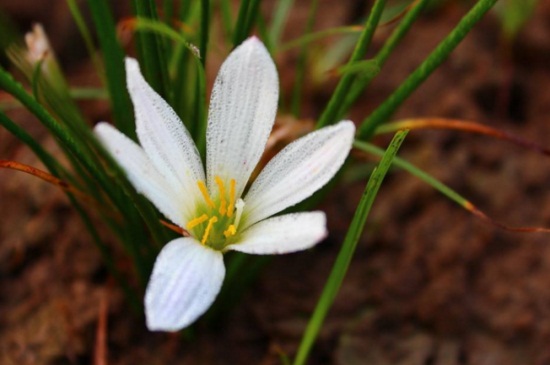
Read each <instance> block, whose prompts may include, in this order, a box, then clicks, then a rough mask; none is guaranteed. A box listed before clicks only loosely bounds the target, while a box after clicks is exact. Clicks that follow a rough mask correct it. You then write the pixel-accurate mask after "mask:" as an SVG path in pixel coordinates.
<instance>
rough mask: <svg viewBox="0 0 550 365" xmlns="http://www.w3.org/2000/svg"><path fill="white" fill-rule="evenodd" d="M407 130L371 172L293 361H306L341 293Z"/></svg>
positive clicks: (395, 140) (396, 138)
mask: <svg viewBox="0 0 550 365" xmlns="http://www.w3.org/2000/svg"><path fill="white" fill-rule="evenodd" d="M407 133H408V131H400V132H397V133H396V134H395V136H394V137H393V139H392V141H391V143H390V146H389V147H388V149H387V150H386V152H385V153H384V157H383V158H382V160H381V161H380V163H379V164H378V167H377V168H376V169H374V171H373V172H372V174H371V176H370V179H369V182H368V183H367V186H366V187H365V191H364V193H363V196H362V197H361V200H360V202H359V204H358V206H357V209H356V210H355V214H354V216H353V220H352V221H351V224H350V227H349V229H348V233H347V234H346V237H345V238H344V243H343V244H342V248H341V249H340V252H339V253H338V257H337V258H336V261H335V263H334V265H333V267H332V271H331V273H330V275H329V278H328V280H327V282H326V284H325V286H324V289H323V293H322V294H321V297H320V298H319V301H318V302H317V306H316V307H315V310H314V312H313V314H312V316H311V318H310V320H309V323H308V325H307V328H306V331H305V333H304V335H303V337H302V341H301V343H300V347H299V348H298V353H297V355H296V357H295V359H294V365H303V364H305V362H306V360H307V357H308V355H309V351H310V350H311V347H312V346H313V343H314V342H315V339H316V338H317V334H318V333H319V330H320V329H321V326H322V324H323V322H324V320H325V317H326V315H327V313H328V311H329V309H330V307H331V306H332V303H333V302H334V299H335V298H336V295H337V294H338V290H339V289H340V286H341V284H342V282H343V280H344V277H345V275H346V272H347V270H348V267H349V264H350V262H351V259H352V257H353V254H354V252H355V248H356V247H357V242H358V241H359V238H360V237H361V234H362V233H363V229H364V226H365V223H366V221H367V217H368V215H369V212H370V209H371V207H372V205H373V203H374V199H375V198H376V195H377V194H378V190H379V189H380V185H381V184H382V181H383V180H384V177H385V176H386V172H387V171H388V169H389V168H390V166H391V164H392V161H393V159H394V157H395V155H396V154H397V151H398V150H399V147H400V146H401V144H402V143H403V140H404V139H405V137H406V136H407Z"/></svg>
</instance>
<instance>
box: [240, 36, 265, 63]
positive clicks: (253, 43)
mask: <svg viewBox="0 0 550 365" xmlns="http://www.w3.org/2000/svg"><path fill="white" fill-rule="evenodd" d="M235 52H259V53H260V54H261V55H262V56H267V57H268V58H269V60H270V61H271V56H270V55H269V51H268V50H267V48H265V45H264V44H263V42H262V41H261V40H260V39H259V38H258V37H256V36H252V37H250V38H247V39H246V40H245V41H244V42H242V43H241V44H240V45H239V46H238V47H237V48H235V50H234V51H233V53H235Z"/></svg>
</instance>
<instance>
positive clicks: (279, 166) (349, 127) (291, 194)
mask: <svg viewBox="0 0 550 365" xmlns="http://www.w3.org/2000/svg"><path fill="white" fill-rule="evenodd" d="M354 134H355V126H354V125H353V123H352V122H350V121H344V122H340V123H338V124H336V125H334V126H330V127H325V128H322V129H320V130H317V131H315V132H312V133H309V134H308V135H306V136H304V137H302V138H300V139H298V140H296V141H294V142H293V143H291V144H289V145H288V146H286V147H285V148H284V149H283V150H282V151H281V152H279V153H278V154H277V155H276V156H275V157H274V158H273V159H272V160H271V161H269V163H268V164H267V165H266V166H265V168H264V169H263V171H262V172H261V173H260V175H259V176H258V178H257V179H256V181H254V183H253V184H252V186H251V187H250V190H249V192H248V193H247V195H246V197H245V198H244V201H245V203H246V206H245V213H244V217H243V220H244V225H245V226H244V227H243V228H245V227H248V226H250V225H252V224H254V223H256V222H258V221H261V220H262V219H264V218H266V217H269V216H272V215H273V214H276V213H278V212H280V211H282V210H283V209H286V208H288V207H290V206H292V205H294V204H296V203H299V202H301V201H302V200H304V199H306V198H308V197H309V196H310V195H311V194H313V193H314V192H315V191H317V190H319V189H320V188H321V187H322V186H323V185H325V184H326V183H327V182H329V181H330V179H332V177H333V176H334V175H335V174H336V172H337V171H338V170H339V169H340V167H341V166H342V164H343V163H344V161H345V159H346V157H347V155H348V154H349V151H350V149H351V146H352V143H353V136H354Z"/></svg>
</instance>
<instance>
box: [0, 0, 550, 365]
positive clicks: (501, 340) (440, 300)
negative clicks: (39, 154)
mask: <svg viewBox="0 0 550 365" xmlns="http://www.w3.org/2000/svg"><path fill="white" fill-rule="evenodd" d="M61 3H62V2H60V4H61ZM466 3H467V2H466ZM32 4H35V2H30V1H19V2H17V3H14V2H8V1H1V2H0V6H2V7H5V8H7V10H8V11H9V12H10V13H11V14H12V15H13V16H14V18H15V19H16V20H17V21H18V22H19V24H21V25H22V26H23V27H25V26H27V27H28V25H29V22H30V21H35V20H40V21H43V22H44V23H45V25H46V30H47V31H49V32H51V33H50V34H51V35H52V40H53V43H54V45H55V46H56V47H57V48H56V49H59V50H60V51H59V54H60V58H61V59H62V61H63V62H64V65H65V67H66V69H67V71H68V74H69V75H70V79H71V81H72V82H74V83H75V84H79V83H80V84H86V83H87V82H91V83H93V82H94V81H93V80H91V81H90V80H89V78H90V76H89V73H88V70H89V69H90V65H89V62H88V61H87V60H85V59H84V58H83V56H84V51H83V50H82V51H76V53H75V54H73V53H71V50H72V49H76V48H77V47H75V42H76V44H78V38H77V37H75V36H74V34H72V33H75V32H70V31H67V30H68V29H69V30H70V29H72V28H71V26H70V17H68V16H66V15H64V14H66V9H65V8H64V6H61V5H56V6H47V5H44V6H42V5H40V4H42V2H36V4H38V5H32ZM44 4H49V2H44ZM56 4H57V3H56ZM63 4H64V3H63ZM466 5H467V4H466ZM466 5H464V2H460V3H459V4H457V2H452V1H450V2H447V5H445V6H442V7H440V8H437V9H434V10H432V11H430V12H427V13H425V14H424V15H423V16H422V18H421V19H420V20H419V21H418V23H417V24H415V26H414V27H413V29H412V31H411V33H410V34H409V35H408V36H407V37H406V38H405V39H404V41H403V43H402V45H401V46H400V47H399V48H398V49H397V50H396V53H395V54H394V55H393V56H392V57H391V58H390V60H389V62H388V63H387V65H386V66H385V67H384V69H383V71H382V73H381V74H380V75H379V76H378V77H377V78H376V80H375V82H374V83H373V85H372V86H371V87H370V88H369V90H368V91H367V93H366V94H365V95H364V96H363V98H362V99H361V101H360V102H359V103H358V105H357V106H356V107H355V108H354V109H353V111H352V112H351V114H350V118H351V119H352V120H354V121H356V122H360V121H361V120H362V119H363V118H364V117H366V116H367V115H368V113H369V112H370V111H371V110H373V108H375V107H376V106H377V105H378V104H379V103H380V102H381V101H382V100H384V98H385V97H387V96H388V95H389V93H391V91H392V90H394V88H395V87H396V85H398V84H399V82H401V81H402V80H403V79H404V77H406V75H407V74H408V73H409V72H411V71H412V70H413V69H414V68H415V67H416V66H417V65H418V64H419V62H420V61H421V60H422V59H423V58H424V57H425V56H426V55H427V54H428V53H429V52H430V50H431V49H433V47H434V46H435V45H436V44H437V42H438V41H439V40H440V39H441V37H442V36H443V35H444V34H445V33H446V32H448V31H449V30H450V29H452V27H453V25H454V24H456V23H457V21H458V20H459V19H460V17H461V16H462V15H463V14H464V13H465V11H466V9H467V6H466ZM296 6H297V8H296V11H294V12H293V15H292V16H293V18H292V21H293V22H295V23H296V24H303V22H301V20H303V18H304V17H305V16H306V14H307V8H305V6H307V3H306V4H303V2H298V4H297V5H296ZM358 9H359V8H358V7H357V6H354V5H353V4H352V3H351V2H336V1H334V2H333V4H332V7H331V9H330V11H326V10H321V12H320V18H319V20H318V22H317V27H318V28H322V27H328V26H335V25H338V24H346V23H349V22H350V21H351V20H354V19H356V18H357V11H358ZM122 11H123V10H121V12H122ZM360 11H363V10H361V9H360ZM49 29H51V30H49ZM390 30H391V26H386V27H383V28H381V29H380V30H379V31H378V32H377V35H376V37H375V42H374V45H375V46H376V47H378V46H379V45H380V44H381V42H382V41H383V39H384V38H385V36H386V35H387V33H388V32H389V31H390ZM290 33H292V30H291V31H290ZM290 33H289V34H287V35H286V36H289V37H290V36H292V34H290ZM64 35H65V36H64ZM549 40H550V3H549V2H548V1H540V2H539V6H538V8H537V11H536V12H535V14H534V17H533V19H532V20H531V21H530V22H529V24H528V25H527V26H526V28H525V29H524V30H523V31H522V32H521V34H520V35H519V37H518V39H517V40H516V42H515V43H514V44H513V47H512V50H511V52H506V51H505V50H506V48H505V46H503V43H502V39H501V37H500V28H499V23H498V21H497V19H496V17H495V16H494V14H490V15H489V16H487V17H486V18H485V19H484V20H483V21H482V22H481V23H480V24H479V25H478V26H477V27H476V28H475V29H474V31H473V32H472V33H471V34H470V35H469V36H468V37H467V38H466V40H465V41H464V43H463V44H461V45H460V46H459V47H458V49H457V50H456V52H455V53H454V54H453V55H452V56H451V57H450V59H449V60H448V61H447V62H446V63H445V64H444V65H443V66H442V67H441V68H440V69H439V70H438V71H437V72H436V73H435V74H434V75H433V76H432V77H431V78H430V79H429V80H428V81H427V82H426V83H425V85H423V86H422V87H421V88H420V89H419V90H417V92H416V93H415V94H414V95H413V96H412V97H411V98H410V99H409V100H408V101H407V102H406V103H405V104H404V105H403V107H402V108H401V109H400V110H399V111H398V113H397V114H396V115H395V116H394V118H395V119H401V118H410V117H433V116H437V117H449V118H459V119H464V120H471V121H477V122H482V123H485V124H487V125H489V126H492V127H496V128H499V129H502V130H506V131H509V132H511V133H514V134H516V135H518V136H523V137H525V138H527V139H529V140H531V141H536V142H539V143H541V144H546V143H547V141H548V140H549V137H550V123H548V119H549V117H548V115H550V89H549V88H548V86H547V85H549V84H550V67H548V64H549V57H548V55H550V42H549ZM332 41H333V42H334V41H336V40H332ZM79 52H80V53H79ZM277 61H278V65H279V73H280V74H281V79H282V82H281V84H282V87H283V89H285V88H286V89H288V88H289V87H290V86H291V85H292V69H293V62H295V59H294V58H293V57H292V56H288V55H286V56H285V55H281V56H280V57H278V59H277ZM215 67H217V66H212V69H213V71H212V72H210V68H209V73H211V75H214V74H215V70H216V68H215ZM287 71H288V72H287ZM308 85H309V86H308V88H307V89H306V90H307V95H306V97H305V100H304V107H303V110H304V112H305V114H306V116H307V117H310V118H314V117H315V116H317V115H318V113H319V112H320V111H321V110H322V108H323V107H324V105H325V103H326V101H327V100H328V97H329V96H330V92H331V90H332V86H333V85H334V80H328V81H327V84H325V85H323V86H322V87H320V86H312V85H311V84H308ZM327 85H328V86H327ZM507 96H509V97H508V98H507ZM83 108H84V109H85V111H86V112H87V115H88V116H89V118H90V121H91V122H95V121H98V120H99V119H101V118H104V119H108V118H109V114H108V113H109V112H108V109H107V106H106V105H104V104H102V103H94V104H90V103H88V104H84V105H83ZM10 116H11V117H12V118H13V119H14V120H17V121H18V122H19V123H21V124H23V125H25V126H26V128H28V129H29V130H30V131H31V132H32V133H33V135H35V136H37V138H39V139H40V140H41V141H42V142H43V143H44V144H46V145H47V146H49V147H51V148H52V149H53V148H54V142H53V140H52V139H51V138H50V137H49V136H48V135H47V133H46V132H45V131H43V130H42V128H40V127H39V126H37V122H36V120H34V119H33V118H32V117H30V116H29V115H27V114H26V113H25V112H23V111H20V110H15V111H12V112H10ZM387 142H388V138H386V137H383V138H380V139H377V143H379V144H380V145H384V144H385V143H387ZM400 155H401V156H402V157H404V158H406V159H408V160H409V161H411V162H413V163H415V164H416V165H417V166H419V167H421V168H423V169H425V170H426V171H428V172H429V173H431V174H433V175H434V176H436V177H437V178H439V179H440V180H441V181H443V182H445V183H446V184H448V185H449V186H451V187H452V188H453V189H455V190H457V191H459V192H460V193H461V194H462V195H464V196H466V197H467V198H468V199H470V200H471V201H472V202H473V203H474V204H475V205H476V206H478V207H479V208H480V209H482V210H484V211H485V212H486V213H487V214H488V215H490V216H491V217H493V218H494V219H496V220H498V221H500V222H502V223H504V224H508V225H515V226H528V225H533V226H545V225H546V226H550V192H548V189H547V187H548V186H550V169H549V168H548V160H547V157H545V156H543V155H542V154H539V153H536V152H533V151H530V150H527V149H524V148H521V147H517V146H515V145H512V144H509V143H507V142H504V141H500V140H496V139H492V138H488V137H481V136H474V135H469V134H465V133H461V132H451V131H415V132H412V133H411V134H410V136H409V137H408V138H407V140H406V142H405V145H404V147H403V148H402V151H401V152H400ZM354 157H355V160H356V161H357V162H356V164H355V165H354V166H355V169H357V172H358V174H357V175H358V176H359V175H361V172H362V171H360V170H359V169H363V168H364V169H367V168H368V166H369V165H366V164H361V163H360V162H361V161H364V160H365V161H373V160H372V159H371V158H369V157H366V156H363V155H361V154H358V153H354ZM0 158H2V159H11V160H16V161H19V162H23V163H27V164H30V165H33V166H39V164H38V162H37V160H36V158H34V157H33V156H32V154H31V153H30V152H29V151H28V150H27V149H26V148H25V147H23V146H21V145H20V143H18V142H17V141H16V140H15V139H14V138H13V137H12V136H10V135H9V134H8V133H7V132H6V131H5V130H0ZM363 175H364V174H363ZM0 181H1V183H0V208H1V209H2V212H3V219H1V220H0V242H1V245H0V262H1V263H2V264H1V265H0V288H1V290H0V313H1V314H0V363H1V364H22V365H25V364H56V365H57V364H87V363H92V361H93V360H94V358H95V364H102V363H101V362H100V361H99V360H100V359H101V356H99V355H100V354H102V353H103V352H102V349H101V345H102V344H106V351H105V352H104V353H106V358H107V360H108V362H107V363H108V364H114V365H124V364H153V365H154V364H176V363H177V364H264V365H267V364H281V363H282V361H281V360H280V356H281V354H286V355H288V356H292V355H293V354H294V353H295V351H296V348H297V346H298V344H299V341H300V338H301V335H302V333H303V331H304V328H305V325H306V323H307V320H308V318H309V315H310V314H311V312H312V309H313V308H314V306H315V303H316V301H317V298H318V296H319V294H320V292H321V289H322V287H323V285H324V282H325V280H326V278H327V276H328V273H329V271H330V268H331V266H332V264H333V262H334V259H335V257H336V254H337V252H338V249H339V247H340V245H341V243H342V239H343V236H344V234H345V232H346V229H347V226H348V224H349V222H350V220H351V217H352V215H353V212H354V210H355V207H356V204H357V202H358V200H359V197H360V195H361V192H362V189H363V186H364V183H365V181H364V179H363V178H360V179H357V178H356V179H353V178H348V179H344V180H343V183H342V184H341V185H340V186H339V187H338V188H337V189H335V190H334V191H333V192H332V193H331V194H330V195H329V197H328V198H327V200H326V201H325V202H324V203H323V204H322V205H321V206H320V208H321V209H323V210H325V211H326V212H327V214H328V222H329V229H330V236H329V237H328V239H327V240H326V241H325V242H323V243H322V244H320V245H319V246H318V247H317V248H315V249H314V250H311V251H308V252H302V253H298V254H292V255H285V256H281V257H274V258H273V259H272V260H271V261H270V262H269V264H268V265H267V266H266V267H265V268H264V270H263V271H262V272H261V274H260V275H259V277H258V279H257V280H256V281H255V282H254V284H253V285H252V287H251V288H250V290H249V291H247V292H246V294H245V295H244V297H243V298H242V299H241V300H240V301H239V302H238V303H237V305H236V306H235V307H234V309H232V310H231V311H230V312H229V313H227V314H226V315H225V316H223V317H222V318H220V319H219V320H218V321H217V322H216V323H215V325H206V324H205V323H204V322H201V323H199V325H198V326H197V328H196V330H195V332H194V333H193V334H191V335H190V336H189V337H188V338H183V339H182V338H181V337H178V336H174V335H166V334H158V333H150V332H148V331H147V330H146V329H145V326H144V319H143V316H142V315H140V314H137V313H133V312H132V311H131V310H129V309H128V305H127V303H126V302H125V300H124V297H123V295H122V293H121V290H120V288H118V287H117V286H116V285H115V283H114V282H113V280H112V279H111V278H110V276H109V274H108V272H107V270H106V269H105V267H104V265H103V264H102V262H101V260H100V255H99V253H98V252H97V249H96V248H95V246H94V245H93V244H92V242H91V240H90V238H89V237H88V235H87V234H86V231H85V229H84V227H83V224H82V223H81V222H80V220H79V218H78V216H77V215H76V214H75V212H74V211H73V209H72V208H71V206H70V204H69V203H68V201H67V200H66V199H65V198H64V196H63V195H62V194H61V193H59V192H58V191H56V189H55V187H52V186H50V185H47V184H45V183H44V182H41V181H38V180H37V179H35V178H32V177H30V176H28V175H24V174H21V173H18V172H14V171H0ZM549 241H550V236H549V235H548V234H541V233H531V234H525V233H524V234H520V233H510V232H507V231H504V230H502V229H500V228H497V227H495V226H492V225H490V224H488V223H486V222H484V221H481V220H479V219H478V218H476V217H474V216H473V215H471V214H469V213H468V212H466V211H464V210H462V209H461V208H460V207H458V206H457V205H455V204H454V203H452V202H451V201H449V200H448V199H447V198H445V197H443V196H442V195H440V194H439V193H438V192H436V191H434V190H433V189H432V188H430V187H429V186H427V185H426V184H424V183H423V182H421V181H419V180H417V179H416V178H414V177H412V176H410V175H408V174H407V173H405V172H403V171H399V170H394V171H392V172H391V174H390V175H389V177H388V178H387V180H386V182H385V183H384V185H383V187H382V189H381V192H380V194H379V196H378V198H377V200H376V203H375V206H374V209H373V211H372V214H371V216H370V217H369V221H368V225H367V228H366V231H365V234H364V236H363V238H362V240H361V242H360V243H359V245H358V248H357V252H356V255H355V257H354V259H353V261H352V264H351V267H350V270H349V272H348V275H347V277H346V279H345V281H344V284H343V287H342V288H341V290H340V292H339V295H338V297H337V299H336V302H335V305H334V307H333V308H332V310H331V311H330V313H329V316H328V318H327V319H326V322H325V326H324V327H323V330H322V332H321V334H320V337H319V339H318V341H317V343H316V345H315V347H314V348H313V351H312V355H311V361H310V363H311V364H338V365H344V364H345V365H348V364H352V365H353V364H373V365H385V364H403V365H420V364H423V365H428V364H436V365H453V364H472V365H478V364H479V365H481V364H483V365H485V364H498V365H516V364H517V365H520V364H550V348H549V347H548V343H549V341H550V285H548V283H549V282H550V246H549V245H548V242H549ZM121 264H122V265H124V264H125V263H121ZM98 334H99V336H98ZM101 336H106V337H105V338H104V339H102V337H101ZM189 338H191V339H189Z"/></svg>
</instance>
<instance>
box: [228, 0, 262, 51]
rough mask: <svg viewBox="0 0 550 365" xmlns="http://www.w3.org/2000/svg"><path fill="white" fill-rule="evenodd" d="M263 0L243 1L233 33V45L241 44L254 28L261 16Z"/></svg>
mask: <svg viewBox="0 0 550 365" xmlns="http://www.w3.org/2000/svg"><path fill="white" fill-rule="evenodd" d="M260 2H261V0H243V1H242V3H241V7H240V8H239V16H238V18H237V24H236V25H235V33H233V45H234V46H235V47H236V46H238V45H239V44H241V43H242V42H243V41H244V40H245V39H246V37H248V34H250V31H251V30H252V28H253V27H254V23H255V22H256V19H257V17H258V14H259V10H260Z"/></svg>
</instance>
